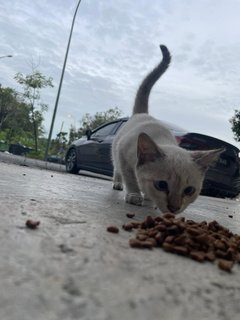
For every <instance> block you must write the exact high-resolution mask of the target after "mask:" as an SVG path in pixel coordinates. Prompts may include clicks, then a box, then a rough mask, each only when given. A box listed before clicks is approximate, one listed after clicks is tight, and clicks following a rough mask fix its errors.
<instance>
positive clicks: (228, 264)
mask: <svg viewBox="0 0 240 320" xmlns="http://www.w3.org/2000/svg"><path fill="white" fill-rule="evenodd" d="M233 266H234V262H233V261H227V260H219V261H218V267H219V269H222V270H224V271H227V272H231V271H232V268H233Z"/></svg>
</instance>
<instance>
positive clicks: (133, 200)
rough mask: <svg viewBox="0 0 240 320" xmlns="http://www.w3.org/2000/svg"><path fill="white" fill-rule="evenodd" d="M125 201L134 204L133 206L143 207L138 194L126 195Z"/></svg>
mask: <svg viewBox="0 0 240 320" xmlns="http://www.w3.org/2000/svg"><path fill="white" fill-rule="evenodd" d="M125 201H126V202H127V203H131V204H134V205H135V206H142V205H143V197H142V196H141V195H140V194H139V193H128V194H127V195H126V198H125Z"/></svg>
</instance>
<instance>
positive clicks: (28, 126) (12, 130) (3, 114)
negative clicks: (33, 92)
mask: <svg viewBox="0 0 240 320" xmlns="http://www.w3.org/2000/svg"><path fill="white" fill-rule="evenodd" d="M29 112H30V107H29V105H27V104H26V103H24V102H23V101H22V99H21V98H20V97H19V95H18V94H17V92H16V91H15V90H13V89H11V88H3V87H0V139H1V140H4V141H6V142H7V143H17V142H19V143H22V140H25V139H29V137H31V130H32V123H31V119H30V116H29Z"/></svg>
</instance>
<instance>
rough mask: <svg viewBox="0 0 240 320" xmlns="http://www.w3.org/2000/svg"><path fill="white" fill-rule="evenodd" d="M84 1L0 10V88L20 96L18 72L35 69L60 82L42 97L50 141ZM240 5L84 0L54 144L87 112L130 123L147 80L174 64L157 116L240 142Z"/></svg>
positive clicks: (7, 5) (158, 93) (157, 91)
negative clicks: (235, 126)
mask: <svg viewBox="0 0 240 320" xmlns="http://www.w3.org/2000/svg"><path fill="white" fill-rule="evenodd" d="M77 2H78V0H51V1H47V0H34V1H32V0H31V1H30V0H21V1H19V0H11V1H1V2H0V30H1V32H0V56H3V55H8V54H11V55H13V57H12V58H3V59H0V83H1V84H2V86H3V87H6V86H9V87H12V88H15V89H17V90H18V91H21V89H20V87H19V86H18V85H17V83H16V81H15V80H14V75H15V74H16V73H17V72H22V73H24V74H29V73H31V65H32V63H33V64H35V65H38V70H39V71H40V72H42V73H43V74H44V75H46V76H48V77H52V78H53V82H54V88H49V89H45V90H43V91H42V100H43V102H45V103H47V104H48V105H49V111H48V112H47V113H46V114H45V123H44V126H45V130H46V133H48V132H49V128H50V123H51V119H52V113H53V108H54V105H55V100H56V95H57V90H58V86H59V81H60V76H61V71H62V66H63V61H64V57H65V53H66V47H67V42H68V38H69V33H70V28H71V23H72V18H73V14H74V11H75V8H76V5H77ZM239 13H240V1H239V0H198V1H196V0H151V1H150V0H136V1H130V0H82V2H81V4H80V7H79V10H78V14H77V17H76V21H75V26H74V30H73V36H72V41H71V46H70V51H69V55H68V61H67V66H66V71H65V76H64V81H63V86H62V91H61V95H60V100H59V105H58V111H57V115H56V121H55V125H54V131H53V137H54V136H55V135H56V133H57V132H59V131H60V129H61V126H62V125H63V130H64V131H68V129H69V127H70V125H71V124H72V125H75V126H76V127H79V120H80V119H81V118H82V116H83V115H85V114H86V113H90V114H92V115H94V114H95V113H96V112H101V111H106V110H107V109H109V108H111V107H115V106H117V107H119V108H120V109H121V110H122V111H123V116H128V115H130V114H131V109H132V105H133V100H134V96H135V93H136V90H137V88H138V85H139V83H140V82H141V80H142V78H143V77H144V76H145V75H146V74H147V73H148V72H149V71H150V70H151V69H152V68H153V67H154V66H155V65H156V64H157V63H158V62H159V61H160V59H161V54H160V50H159V44H165V45H166V46H167V47H168V48H169V50H170V52H171V54H172V63H171V65H170V68H169V69H168V71H167V72H166V73H165V74H164V76H163V77H162V78H161V79H160V80H159V81H158V83H157V84H156V85H155V87H154V88H153V91H152V93H151V96H150V114H151V115H153V116H154V117H157V118H159V119H161V120H167V121H169V122H172V123H175V124H177V125H179V126H181V127H183V128H185V129H187V130H189V131H194V132H200V133H205V134H209V135H212V136H215V137H217V138H220V139H223V140H225V141H227V142H230V143H233V144H234V145H236V146H238V147H240V144H239V143H237V142H236V141H234V139H233V133H232V131H231V125H230V123H229V119H230V118H231V117H232V116H233V114H234V109H239V108H240V18H239Z"/></svg>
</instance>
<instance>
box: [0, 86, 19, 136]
mask: <svg viewBox="0 0 240 320" xmlns="http://www.w3.org/2000/svg"><path fill="white" fill-rule="evenodd" d="M17 104H18V101H17V93H16V91H15V90H13V89H11V88H2V86H1V85H0V130H1V129H2V128H3V126H4V123H5V122H6V121H7V119H8V118H9V117H11V116H12V115H13V114H14V111H15V109H16V105H17Z"/></svg>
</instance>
